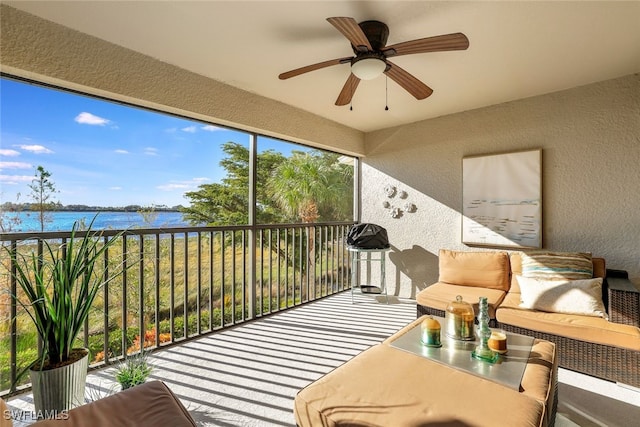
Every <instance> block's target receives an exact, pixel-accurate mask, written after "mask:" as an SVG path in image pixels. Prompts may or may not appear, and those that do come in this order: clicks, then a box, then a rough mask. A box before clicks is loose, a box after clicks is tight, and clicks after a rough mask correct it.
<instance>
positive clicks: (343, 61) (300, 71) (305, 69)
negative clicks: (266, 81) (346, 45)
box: [278, 56, 352, 80]
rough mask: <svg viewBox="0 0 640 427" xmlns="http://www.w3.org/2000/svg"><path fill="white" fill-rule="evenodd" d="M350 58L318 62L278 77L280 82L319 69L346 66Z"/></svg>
mask: <svg viewBox="0 0 640 427" xmlns="http://www.w3.org/2000/svg"><path fill="white" fill-rule="evenodd" d="M351 59H352V57H351V56H347V57H345V58H337V59H331V60H329V61H324V62H318V63H317V64H311V65H307V66H306V67H300V68H296V69H295V70H291V71H287V72H286V73H282V74H280V75H279V76H278V78H280V80H286V79H288V78H291V77H295V76H299V75H300V74H304V73H308V72H309V71H314V70H319V69H320V68H325V67H330V66H332V65H338V64H346V63H349V62H351Z"/></svg>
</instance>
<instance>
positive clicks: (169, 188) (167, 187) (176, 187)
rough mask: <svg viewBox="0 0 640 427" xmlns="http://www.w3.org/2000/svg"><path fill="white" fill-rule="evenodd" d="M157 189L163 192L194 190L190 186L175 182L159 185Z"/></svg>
mask: <svg viewBox="0 0 640 427" xmlns="http://www.w3.org/2000/svg"><path fill="white" fill-rule="evenodd" d="M156 188H157V189H158V190H162V191H173V190H186V189H187V188H192V186H190V185H189V184H180V183H177V182H174V183H171V184H163V185H158V186H157V187H156Z"/></svg>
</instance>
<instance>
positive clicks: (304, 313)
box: [8, 292, 640, 427]
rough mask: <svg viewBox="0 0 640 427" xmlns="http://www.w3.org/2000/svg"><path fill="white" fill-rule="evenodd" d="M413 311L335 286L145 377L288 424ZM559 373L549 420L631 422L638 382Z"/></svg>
mask: <svg viewBox="0 0 640 427" xmlns="http://www.w3.org/2000/svg"><path fill="white" fill-rule="evenodd" d="M415 315H416V308H415V301H413V300H400V299H397V298H394V297H390V299H389V304H388V305H387V304H385V303H384V297H379V296H378V297H372V296H356V303H355V304H352V303H351V295H350V293H349V292H343V293H341V294H337V295H334V296H331V297H328V298H324V299H322V300H319V301H316V302H313V303H309V304H305V305H303V306H300V307H297V308H294V309H291V310H288V311H285V312H282V313H278V314H274V315H271V316H267V317H264V318H261V319H259V320H257V321H253V322H250V323H245V324H242V325H238V326H236V327H234V328H231V329H227V330H224V331H221V332H217V333H214V334H210V335H208V336H205V337H201V338H198V339H195V340H191V341H188V342H185V343H183V344H181V345H176V346H172V347H170V348H167V349H164V350H161V351H158V352H156V353H154V354H153V355H151V356H150V360H151V363H152V364H153V365H154V367H155V369H154V371H153V373H152V375H151V378H152V379H158V380H162V381H164V382H165V383H166V384H167V385H168V386H169V388H171V390H172V391H173V392H174V393H175V394H176V395H177V396H178V397H179V398H180V400H181V401H182V403H183V404H184V405H185V407H186V408H187V409H188V410H189V412H190V413H191V415H192V416H193V418H194V419H195V420H196V421H197V422H198V424H199V425H202V426H222V427H225V426H247V427H248V426H295V421H294V417H293V411H292V408H293V399H294V397H295V395H296V393H297V392H298V390H300V389H301V388H303V387H304V386H306V385H307V384H309V383H311V382H313V381H314V380H316V379H317V378H319V377H321V376H322V375H324V374H325V373H327V372H329V371H331V370H332V369H334V368H335V367H337V366H339V365H341V364H342V363H344V362H346V361H347V360H349V359H351V358H352V357H353V356H355V355H357V354H358V353H360V352H361V351H363V350H365V349H367V348H369V347H370V346H371V345H373V344H376V343H379V342H381V341H382V340H384V339H385V338H386V337H388V336H389V335H391V334H393V333H394V332H395V331H397V330H398V329H400V328H401V327H402V326H404V325H406V324H407V323H409V322H410V321H411V320H413V319H415ZM603 362H604V363H606V361H603ZM382 368H383V367H382ZM559 379H560V386H559V406H558V417H557V421H556V426H558V427H570V426H576V425H578V426H583V427H590V426H609V427H617V426H619V427H626V426H631V425H637V424H635V423H636V422H637V420H638V419H640V390H638V389H633V388H628V387H624V386H620V385H616V384H614V383H610V382H606V381H601V380H598V379H595V378H592V377H588V376H585V375H581V374H577V373H574V372H571V371H567V370H564V369H561V370H560V372H559ZM87 382H88V391H87V395H88V397H89V399H95V398H98V397H100V396H103V395H106V394H108V393H112V392H114V391H115V390H117V386H116V384H115V383H114V380H113V374H112V368H105V369H102V370H98V371H93V372H91V373H90V375H89V378H88V379H87ZM32 402H33V401H32V397H31V395H30V394H24V395H20V396H16V397H14V398H12V399H10V400H9V402H8V404H9V406H10V408H11V409H18V410H23V411H26V412H25V414H28V412H29V411H31V410H32V409H33V403H32ZM29 421H30V420H28V416H24V417H23V420H22V421H19V420H16V421H14V424H15V425H16V426H17V427H21V426H25V425H28V424H30V422H29ZM389 427H393V426H389Z"/></svg>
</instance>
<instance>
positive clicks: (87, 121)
mask: <svg viewBox="0 0 640 427" xmlns="http://www.w3.org/2000/svg"><path fill="white" fill-rule="evenodd" d="M74 120H75V121H76V122H77V123H80V124H83V125H96V126H104V125H106V124H107V123H110V122H111V120H107V119H104V118H102V117H98V116H94V115H93V114H91V113H87V112H82V113H80V114H78V115H77V116H76V118H75V119H74Z"/></svg>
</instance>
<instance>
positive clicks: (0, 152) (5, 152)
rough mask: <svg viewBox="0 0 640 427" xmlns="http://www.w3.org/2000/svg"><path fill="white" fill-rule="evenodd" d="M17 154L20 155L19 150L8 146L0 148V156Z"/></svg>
mask: <svg viewBox="0 0 640 427" xmlns="http://www.w3.org/2000/svg"><path fill="white" fill-rule="evenodd" d="M19 155H20V152H19V151H16V150H10V149H8V148H6V149H1V148H0V156H6V157H15V156H19Z"/></svg>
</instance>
